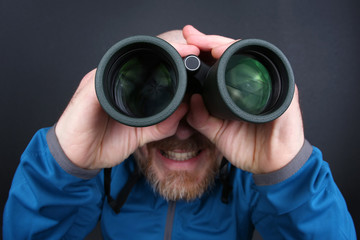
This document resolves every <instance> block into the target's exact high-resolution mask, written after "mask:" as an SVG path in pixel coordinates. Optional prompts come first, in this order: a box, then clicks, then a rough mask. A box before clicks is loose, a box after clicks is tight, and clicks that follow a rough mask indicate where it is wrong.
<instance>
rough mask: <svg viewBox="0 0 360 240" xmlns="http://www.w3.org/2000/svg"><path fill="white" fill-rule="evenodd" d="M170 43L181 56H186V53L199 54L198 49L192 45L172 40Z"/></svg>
mask: <svg viewBox="0 0 360 240" xmlns="http://www.w3.org/2000/svg"><path fill="white" fill-rule="evenodd" d="M170 44H171V45H172V46H173V47H174V48H175V49H176V51H178V53H179V54H180V56H181V57H186V56H188V55H196V56H198V55H199V54H200V49H199V48H198V47H196V46H194V45H188V44H182V43H173V42H170Z"/></svg>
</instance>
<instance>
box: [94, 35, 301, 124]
mask: <svg viewBox="0 0 360 240" xmlns="http://www.w3.org/2000/svg"><path fill="white" fill-rule="evenodd" d="M95 89H96V94H97V97H98V100H99V102H100V104H101V106H102V108H103V109H104V110H105V111H106V112H107V114H109V116H110V117H112V118H113V119H115V120H116V121H118V122H120V123H122V124H125V125H129V126H134V127H145V126H150V125H154V124H157V123H159V122H161V121H163V120H165V119H166V118H167V117H169V116H170V115H171V114H172V113H173V112H174V111H175V110H176V109H177V108H178V106H179V105H180V104H181V102H182V101H183V100H184V98H185V96H186V95H191V94H194V93H200V94H201V95H202V97H203V99H204V103H205V106H206V108H207V110H208V111H209V112H210V114H211V115H213V116H215V117H218V118H222V119H229V120H239V121H247V122H251V123H265V122H269V121H272V120H274V119H276V118H278V117H279V116H281V115H282V114H283V113H284V112H285V111H286V109H287V108H288V107H289V105H290V103H291V101H292V98H293V94H294V89H295V83H294V76H293V71H292V69H291V66H290V63H289V61H288V60H287V58H286V57H285V55H284V54H283V53H282V52H281V51H280V50H279V49H278V48H277V47H275V46H274V45H272V44H271V43H269V42H266V41H263V40H260V39H246V40H240V41H237V42H235V43H233V44H232V45H231V46H230V47H229V48H227V50H226V51H225V52H224V53H223V55H222V56H221V58H220V59H218V60H217V61H216V62H215V63H214V64H211V65H208V64H207V63H205V62H204V61H202V60H201V59H200V58H199V57H197V56H195V55H190V56H187V57H185V58H182V57H181V56H180V54H179V53H178V52H177V51H176V49H175V48H173V47H172V46H171V45H170V44H169V43H168V42H166V41H164V40H162V39H160V38H157V37H151V36H134V37H129V38H126V39H124V40H122V41H120V42H118V43H117V44H115V45H114V46H112V47H111V48H110V49H109V50H108V51H107V52H106V53H105V55H104V56H103V58H102V59H101V61H100V63H99V66H98V68H97V72H96V77H95Z"/></svg>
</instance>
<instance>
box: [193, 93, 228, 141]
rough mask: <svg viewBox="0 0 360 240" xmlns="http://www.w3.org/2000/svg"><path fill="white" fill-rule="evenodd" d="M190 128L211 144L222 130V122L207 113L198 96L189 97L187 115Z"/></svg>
mask: <svg viewBox="0 0 360 240" xmlns="http://www.w3.org/2000/svg"><path fill="white" fill-rule="evenodd" d="M187 121H188V123H189V125H190V126H192V127H193V128H194V129H196V130H197V131H199V132H200V133H201V134H203V135H204V136H206V137H207V138H208V139H209V140H210V141H212V142H213V143H215V142H216V139H217V135H218V134H219V132H220V131H221V129H222V126H223V123H224V121H223V120H221V119H218V118H215V117H213V116H211V115H210V114H209V112H208V111H207V109H206V107H205V105H204V101H203V99H202V97H201V95H199V94H194V95H193V96H192V97H191V102H190V112H189V113H188V115H187Z"/></svg>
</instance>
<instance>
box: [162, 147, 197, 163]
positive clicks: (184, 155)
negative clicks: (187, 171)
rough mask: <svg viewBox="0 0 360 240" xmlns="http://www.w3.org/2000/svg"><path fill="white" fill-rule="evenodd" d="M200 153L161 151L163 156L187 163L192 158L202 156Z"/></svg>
mask: <svg viewBox="0 0 360 240" xmlns="http://www.w3.org/2000/svg"><path fill="white" fill-rule="evenodd" d="M200 152H201V150H199V151H190V152H175V151H160V153H161V155H163V156H164V157H166V158H168V159H171V160H175V161H186V160H189V159H191V158H194V157H196V156H198V155H199V154H200Z"/></svg>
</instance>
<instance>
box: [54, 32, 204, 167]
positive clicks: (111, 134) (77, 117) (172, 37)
mask: <svg viewBox="0 0 360 240" xmlns="http://www.w3.org/2000/svg"><path fill="white" fill-rule="evenodd" d="M159 37H162V38H163V39H164V40H166V41H168V42H170V43H171V44H172V45H173V46H174V47H175V48H176V50H177V51H178V52H179V53H180V55H181V56H183V57H184V56H187V55H189V54H195V55H198V54H199V52H200V51H199V49H198V48H197V47H195V46H192V45H188V44H187V43H186V41H185V40H184V39H183V37H182V32H181V31H180V30H179V31H171V32H169V33H167V34H162V35H160V36H159ZM95 72H96V70H93V71H91V72H90V73H88V74H87V75H86V76H85V77H84V78H83V80H82V81H81V83H80V85H79V87H78V89H77V90H76V92H75V94H74V96H73V98H72V99H71V101H70V103H69V105H68V106H67V108H66V110H65V111H64V113H63V114H62V116H61V117H60V119H59V121H58V123H57V124H56V129H55V132H56V135H57V137H58V140H59V143H60V145H61V147H62V149H63V151H64V152H65V154H66V155H67V157H68V158H69V159H70V160H71V161H72V162H73V163H74V164H75V165H77V166H79V167H81V168H86V169H101V168H107V167H113V166H115V165H117V164H120V163H121V162H122V161H123V160H125V159H126V158H127V157H128V156H129V155H130V154H132V153H133V152H134V151H135V150H136V149H137V148H138V147H139V146H142V145H144V144H146V143H148V142H151V141H155V140H160V139H163V138H165V137H168V136H171V135H173V134H174V133H175V131H176V128H177V125H178V123H179V121H180V119H181V118H183V116H184V115H185V114H186V112H187V108H188V107H187V105H185V104H182V105H180V107H179V108H178V109H177V110H176V111H175V113H174V114H172V115H171V116H170V117H169V118H168V119H166V120H165V121H163V122H161V123H159V124H157V125H154V126H150V127H144V128H134V127H129V126H125V125H122V124H120V123H118V122H116V121H114V120H113V119H112V118H110V117H109V116H108V115H107V114H106V113H105V112H104V111H103V109H102V108H101V106H100V104H99V102H98V99H97V97H96V93H95V87H94V86H95V83H94V80H95Z"/></svg>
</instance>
